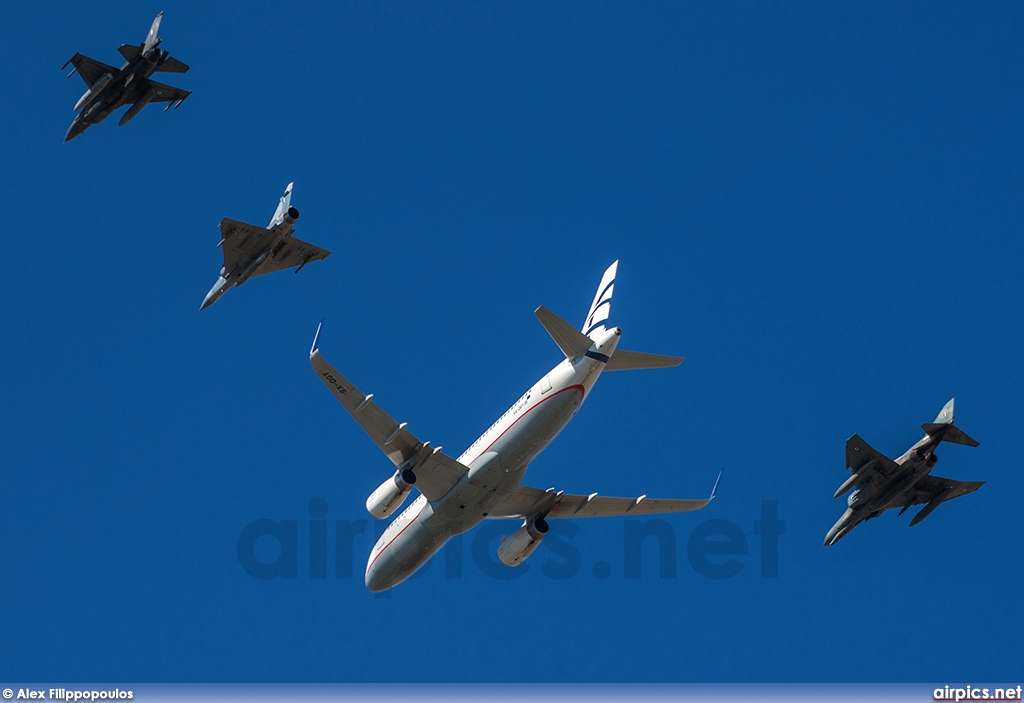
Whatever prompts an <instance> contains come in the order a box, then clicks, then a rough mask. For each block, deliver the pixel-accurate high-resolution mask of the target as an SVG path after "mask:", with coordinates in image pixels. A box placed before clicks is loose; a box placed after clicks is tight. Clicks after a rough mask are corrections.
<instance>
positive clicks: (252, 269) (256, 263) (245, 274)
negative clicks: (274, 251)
mask: <svg viewBox="0 0 1024 703" xmlns="http://www.w3.org/2000/svg"><path fill="white" fill-rule="evenodd" d="M269 255H270V250H269V249H267V250H266V251H265V252H263V253H262V254H260V255H259V256H257V257H256V258H255V259H253V261H252V263H251V264H249V265H248V266H246V267H245V270H244V271H242V274H241V275H240V276H239V277H238V281H237V282H236V283H235V285H236V286H240V285H242V284H243V283H245V282H246V281H248V280H249V277H250V276H252V275H253V274H254V273H256V269H258V268H259V267H260V264H262V263H263V262H264V261H266V260H267V257H268V256H269Z"/></svg>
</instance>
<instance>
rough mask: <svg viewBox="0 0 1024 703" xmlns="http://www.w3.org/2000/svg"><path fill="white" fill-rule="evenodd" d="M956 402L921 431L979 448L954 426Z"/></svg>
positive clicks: (949, 403) (950, 403)
mask: <svg viewBox="0 0 1024 703" xmlns="http://www.w3.org/2000/svg"><path fill="white" fill-rule="evenodd" d="M954 400H955V398H950V399H949V402H948V403H946V404H945V405H943V406H942V410H940V411H939V414H938V415H937V416H936V417H935V422H926V423H925V424H923V425H921V429H922V430H924V431H925V433H926V434H927V435H928V436H929V437H939V438H940V439H941V440H942V441H943V442H952V443H954V444H963V445H966V446H968V447H976V446H978V441H977V440H976V439H974V438H973V437H971V436H970V435H969V434H967V433H966V432H964V431H963V430H961V429H960V428H959V427H956V426H954V425H953V401H954ZM922 512H923V511H922ZM922 519H923V517H922ZM912 524H914V523H912Z"/></svg>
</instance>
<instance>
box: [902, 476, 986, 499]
mask: <svg viewBox="0 0 1024 703" xmlns="http://www.w3.org/2000/svg"><path fill="white" fill-rule="evenodd" d="M984 483H985V482H984V481H954V480H953V479H951V478H941V477H939V476H932V475H930V474H929V475H927V476H925V477H924V478H922V479H921V480H920V481H918V482H917V484H915V485H914V495H913V498H912V499H911V501H910V502H909V503H908V504H907V505H920V504H921V503H930V502H932V500H934V499H935V498H939V497H942V502H945V501H947V500H953V499H954V498H959V497H960V496H963V495H967V494H968V493H973V492H974V491H976V490H978V489H979V488H981V487H982V485H984Z"/></svg>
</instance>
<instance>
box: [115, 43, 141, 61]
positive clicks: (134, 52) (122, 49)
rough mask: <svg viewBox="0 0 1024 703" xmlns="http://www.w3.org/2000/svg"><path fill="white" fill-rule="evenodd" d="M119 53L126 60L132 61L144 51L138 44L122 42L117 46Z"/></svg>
mask: <svg viewBox="0 0 1024 703" xmlns="http://www.w3.org/2000/svg"><path fill="white" fill-rule="evenodd" d="M117 53H119V54H121V56H123V57H124V60H125V61H131V60H132V59H134V58H135V57H136V56H138V55H139V54H141V53H142V47H141V46H139V45H138V44H122V45H121V46H119V47H117Z"/></svg>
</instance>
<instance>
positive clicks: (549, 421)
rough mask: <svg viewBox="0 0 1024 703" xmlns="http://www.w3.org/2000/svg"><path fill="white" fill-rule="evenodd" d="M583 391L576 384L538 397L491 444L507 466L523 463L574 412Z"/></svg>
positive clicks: (528, 459) (580, 401)
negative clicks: (534, 405) (551, 394)
mask: <svg viewBox="0 0 1024 703" xmlns="http://www.w3.org/2000/svg"><path fill="white" fill-rule="evenodd" d="M582 402H583V395H582V393H581V392H579V391H578V390H577V389H575V388H570V389H567V390H565V391H562V392H561V393H559V394H558V395H555V396H553V397H552V398H550V399H547V400H543V401H541V402H540V403H539V404H538V405H537V406H536V407H535V408H533V409H532V410H530V411H529V412H528V413H527V414H526V415H525V416H524V417H522V418H521V419H520V420H518V421H517V422H516V423H515V424H514V425H513V426H512V427H510V428H509V430H508V431H507V432H505V434H503V435H502V436H501V437H499V438H498V439H497V441H495V442H494V444H493V445H491V448H490V451H493V452H497V453H498V455H499V456H500V457H501V465H502V466H503V467H506V468H510V467H525V466H526V465H527V464H529V463H530V461H531V460H532V459H533V457H535V456H537V454H539V453H540V452H541V451H542V450H543V449H544V448H545V447H546V446H548V444H549V443H550V442H551V440H553V439H554V438H555V437H556V436H557V435H558V433H559V432H561V431H562V428H563V427H565V425H566V424H567V423H568V422H569V420H571V419H572V416H573V415H575V414H576V411H577V410H578V409H579V407H580V404H581V403H582Z"/></svg>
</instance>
